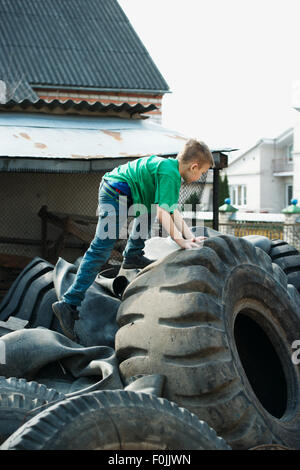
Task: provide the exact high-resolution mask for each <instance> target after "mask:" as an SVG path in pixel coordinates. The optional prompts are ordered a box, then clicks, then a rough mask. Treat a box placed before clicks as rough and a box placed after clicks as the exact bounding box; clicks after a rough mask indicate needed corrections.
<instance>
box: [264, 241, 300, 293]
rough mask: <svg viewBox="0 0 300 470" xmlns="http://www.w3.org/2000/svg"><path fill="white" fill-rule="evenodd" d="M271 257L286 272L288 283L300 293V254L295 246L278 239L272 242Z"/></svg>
mask: <svg viewBox="0 0 300 470" xmlns="http://www.w3.org/2000/svg"><path fill="white" fill-rule="evenodd" d="M269 255H270V256H271V259H272V261H273V263H276V264H278V266H280V267H281V269H282V270H283V271H284V272H285V274H286V275H287V278H288V283H289V284H292V285H293V286H295V287H296V289H297V290H298V292H299V293H300V252H299V251H298V250H297V249H296V248H295V247H294V246H293V245H290V244H289V243H287V242H284V241H283V240H280V239H276V240H272V242H271V250H270V253H269Z"/></svg>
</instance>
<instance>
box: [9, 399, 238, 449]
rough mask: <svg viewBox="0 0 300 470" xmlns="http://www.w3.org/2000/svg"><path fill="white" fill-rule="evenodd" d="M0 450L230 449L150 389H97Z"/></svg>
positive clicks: (30, 425)
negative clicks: (149, 392)
mask: <svg viewBox="0 0 300 470" xmlns="http://www.w3.org/2000/svg"><path fill="white" fill-rule="evenodd" d="M0 449H1V450H104V449H106V450H112V449H114V450H121V449H122V450H132V449H135V450H139V449H141V450H145V449H152V450H153V449H164V450H165V449H172V450H191V449H198V450H230V447H229V446H228V445H227V444H226V442H225V441H224V440H223V439H222V438H220V437H218V436H217V435H216V433H215V431H214V430H213V429H211V428H210V427H209V426H208V425H207V424H206V423H204V422H203V421H200V420H199V419H198V418H197V416H195V415H193V414H192V413H190V412H189V411H188V410H184V409H182V408H179V407H178V406H177V405H176V404H174V403H170V402H169V401H168V400H166V399H163V398H158V397H156V396H151V395H148V394H146V393H137V392H128V391H124V390H109V391H97V392H93V393H88V394H85V395H79V396H77V397H73V398H69V399H66V400H64V401H62V402H60V403H58V404H57V405H53V406H52V407H50V408H48V409H47V410H45V411H43V412H41V413H40V414H39V415H38V416H36V417H35V418H33V419H32V420H30V421H28V422H27V423H26V424H25V425H24V426H22V427H21V428H19V429H18V430H17V431H16V432H15V433H14V434H13V435H12V436H10V437H9V438H8V439H7V440H6V441H5V443H4V444H3V445H2V446H1V448H0Z"/></svg>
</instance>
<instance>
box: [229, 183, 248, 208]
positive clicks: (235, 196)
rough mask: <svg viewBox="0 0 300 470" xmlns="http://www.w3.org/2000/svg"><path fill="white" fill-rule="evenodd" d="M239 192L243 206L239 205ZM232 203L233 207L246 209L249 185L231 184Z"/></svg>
mask: <svg viewBox="0 0 300 470" xmlns="http://www.w3.org/2000/svg"><path fill="white" fill-rule="evenodd" d="M239 191H240V199H241V204H239ZM229 192H230V201H231V204H232V205H233V206H237V207H246V206H247V185H246V184H231V185H230V186H229Z"/></svg>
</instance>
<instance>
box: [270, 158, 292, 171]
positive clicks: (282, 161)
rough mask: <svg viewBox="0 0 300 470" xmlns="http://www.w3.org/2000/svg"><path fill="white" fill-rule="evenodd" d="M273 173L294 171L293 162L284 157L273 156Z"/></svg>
mask: <svg viewBox="0 0 300 470" xmlns="http://www.w3.org/2000/svg"><path fill="white" fill-rule="evenodd" d="M272 171H273V173H283V172H284V173H285V172H292V171H294V163H293V162H292V161H288V160H287V159H286V158H274V159H273V160H272Z"/></svg>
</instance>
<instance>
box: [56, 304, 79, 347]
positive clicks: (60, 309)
mask: <svg viewBox="0 0 300 470" xmlns="http://www.w3.org/2000/svg"><path fill="white" fill-rule="evenodd" d="M52 310H53V312H54V313H55V315H56V317H57V318H58V320H59V323H60V326H61V329H62V330H63V332H64V334H65V335H66V336H67V337H68V338H70V339H71V340H73V341H75V339H76V336H75V333H74V324H75V321H76V320H78V318H79V314H78V311H77V309H74V308H72V307H71V305H69V304H67V303H66V302H63V301H62V300H60V301H58V302H54V304H52Z"/></svg>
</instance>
